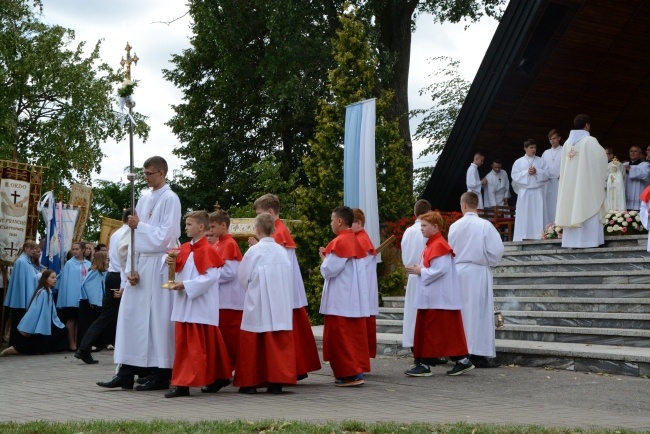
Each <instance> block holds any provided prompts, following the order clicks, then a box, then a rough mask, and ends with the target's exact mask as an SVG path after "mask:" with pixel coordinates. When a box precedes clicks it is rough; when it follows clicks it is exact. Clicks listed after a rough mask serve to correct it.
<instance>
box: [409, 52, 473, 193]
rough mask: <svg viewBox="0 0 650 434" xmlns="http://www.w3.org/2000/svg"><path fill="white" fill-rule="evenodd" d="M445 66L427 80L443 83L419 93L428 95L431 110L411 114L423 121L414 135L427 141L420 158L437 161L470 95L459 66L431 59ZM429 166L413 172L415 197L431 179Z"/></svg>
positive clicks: (457, 63) (446, 61)
mask: <svg viewBox="0 0 650 434" xmlns="http://www.w3.org/2000/svg"><path fill="white" fill-rule="evenodd" d="M440 62H445V63H446V65H445V66H442V67H441V68H440V69H437V70H436V71H435V72H433V73H432V74H431V75H430V77H442V80H438V81H434V82H433V83H432V84H430V85H428V86H426V87H425V88H423V89H421V90H420V95H424V94H430V95H431V100H432V102H433V106H432V107H431V108H429V109H424V110H413V112H412V114H413V115H419V114H424V115H425V116H424V118H423V119H422V122H421V123H420V125H418V127H417V129H416V131H415V136H414V137H415V139H417V140H420V139H422V140H426V141H427V143H428V145H427V147H426V148H424V150H423V151H422V152H420V155H419V156H418V157H419V158H422V157H425V156H431V157H433V156H435V158H436V159H437V158H438V155H439V154H440V152H442V149H443V147H444V146H445V144H446V143H447V139H448V138H449V134H451V130H452V128H453V127H454V124H455V123H456V119H457V118H458V114H459V113H460V109H461V108H462V107H463V103H464V102H465V97H466V96H467V93H468V92H469V88H470V86H471V85H472V83H471V82H470V81H468V80H465V79H464V78H463V77H461V76H460V72H459V70H458V67H459V64H460V63H459V62H458V61H457V60H453V59H451V58H449V57H445V56H439V57H434V58H432V59H430V61H429V63H440ZM431 170H432V167H431V166H427V167H420V168H417V169H415V176H414V181H415V182H414V184H415V193H416V197H419V196H420V194H421V193H422V192H423V191H424V188H425V187H426V184H427V182H428V180H429V176H430V175H431Z"/></svg>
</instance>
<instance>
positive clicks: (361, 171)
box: [343, 99, 380, 247]
mask: <svg viewBox="0 0 650 434" xmlns="http://www.w3.org/2000/svg"><path fill="white" fill-rule="evenodd" d="M375 112H376V101H375V99H368V100H364V101H360V102H357V103H355V104H351V105H349V106H347V107H346V109H345V137H344V141H343V203H344V204H345V205H346V206H349V207H350V208H359V209H361V210H362V211H363V213H364V214H365V217H366V225H365V230H366V232H368V236H369V237H370V239H371V240H372V244H373V245H374V246H375V247H377V246H379V242H380V238H379V207H378V204H377V174H376V167H375V123H376V116H375Z"/></svg>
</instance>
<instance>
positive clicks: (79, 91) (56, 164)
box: [0, 0, 149, 185]
mask: <svg viewBox="0 0 650 434" xmlns="http://www.w3.org/2000/svg"><path fill="white" fill-rule="evenodd" d="M39 6H40V2H35V5H34V6H30V5H29V3H28V2H27V1H26V0H3V1H2V2H1V3H0V86H2V92H1V93H0V158H4V159H12V158H13V159H16V160H18V161H21V162H26V163H31V164H37V165H42V166H47V167H48V168H49V169H48V170H47V171H46V172H45V177H44V185H48V184H49V183H50V182H55V183H56V184H57V185H60V184H61V183H64V182H72V181H80V182H86V183H88V182H89V181H90V174H91V173H92V172H93V171H96V172H97V173H99V172H100V171H101V160H102V158H103V154H102V152H101V149H100V143H102V142H105V141H106V140H107V139H109V138H112V139H115V140H120V139H122V138H123V137H124V135H125V133H126V129H125V128H123V127H122V126H121V116H119V114H118V113H116V112H115V111H114V110H113V107H114V106H115V101H114V99H113V85H114V84H115V83H117V82H119V81H120V80H121V79H120V77H119V75H118V73H117V72H115V71H113V69H112V68H110V67H109V66H108V65H107V64H106V63H102V62H101V60H100V58H99V48H100V43H101V41H98V42H97V43H96V44H95V46H94V48H93V50H92V51H91V52H90V53H89V54H88V56H87V57H84V54H83V50H84V47H85V43H84V42H80V43H78V44H77V45H76V47H71V46H72V44H73V42H74V31H73V30H70V29H65V28H63V27H61V26H57V25H47V24H44V23H42V22H40V21H39V19H38V18H39V17H38V15H37V8H38V7H39ZM138 119H139V122H138V124H137V126H136V133H137V134H139V135H140V136H141V137H142V138H143V139H144V140H146V138H147V135H148V132H149V127H148V126H147V125H146V123H145V122H144V117H142V116H138Z"/></svg>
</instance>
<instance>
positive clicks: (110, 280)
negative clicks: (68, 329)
mask: <svg viewBox="0 0 650 434" xmlns="http://www.w3.org/2000/svg"><path fill="white" fill-rule="evenodd" d="M113 289H120V273H115V272H111V273H108V274H106V296H105V297H104V299H103V300H102V312H101V313H100V314H99V317H97V319H96V320H95V321H94V322H93V323H92V325H91V326H90V327H89V328H88V330H87V331H86V333H85V334H84V336H83V339H82V340H81V342H80V343H79V346H78V348H79V350H81V351H88V352H89V351H90V350H91V348H92V346H93V343H94V342H95V341H97V340H98V339H99V337H100V336H102V334H104V333H106V334H107V335H108V337H107V339H106V340H107V341H111V336H110V334H111V331H112V342H113V343H115V327H116V325H117V314H118V312H119V311H120V301H121V300H122V299H121V298H115V297H113V291H112V290H113ZM107 331H108V332H107ZM106 334H105V335H104V336H106Z"/></svg>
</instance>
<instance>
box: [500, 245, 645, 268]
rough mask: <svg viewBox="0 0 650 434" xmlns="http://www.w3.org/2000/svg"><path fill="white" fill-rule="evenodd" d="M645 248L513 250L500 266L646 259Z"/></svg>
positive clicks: (504, 257)
mask: <svg viewBox="0 0 650 434" xmlns="http://www.w3.org/2000/svg"><path fill="white" fill-rule="evenodd" d="M646 257H648V252H647V251H646V247H645V246H634V247H600V248H595V249H548V250H534V251H529V250H512V251H506V252H504V254H503V256H502V258H501V262H500V263H499V265H504V264H507V263H509V262H543V261H551V260H570V259H628V258H634V259H635V260H636V259H638V258H646Z"/></svg>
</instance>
